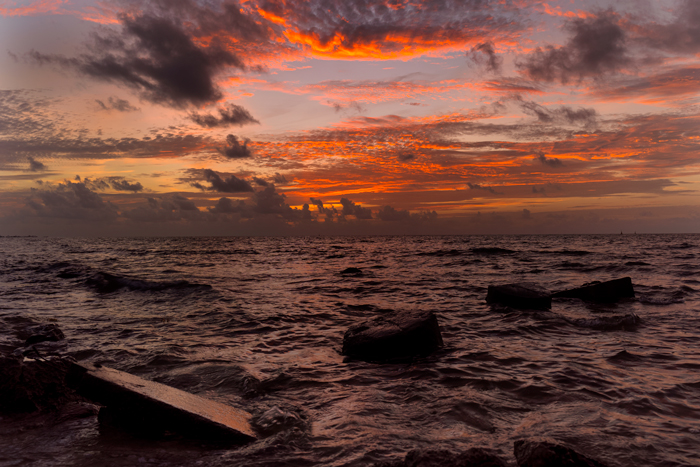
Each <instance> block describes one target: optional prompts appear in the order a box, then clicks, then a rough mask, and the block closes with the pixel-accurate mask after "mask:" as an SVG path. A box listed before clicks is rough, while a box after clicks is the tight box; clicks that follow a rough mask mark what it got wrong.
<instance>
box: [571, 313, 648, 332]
mask: <svg viewBox="0 0 700 467" xmlns="http://www.w3.org/2000/svg"><path fill="white" fill-rule="evenodd" d="M567 321H568V322H569V323H571V324H573V325H574V326H577V327H581V328H589V329H595V330H598V331H631V330H634V329H636V328H637V326H638V325H639V324H641V322H642V319H641V318H640V317H639V316H637V315H635V314H634V313H630V314H627V315H624V316H599V317H597V318H579V319H573V320H572V319H567Z"/></svg>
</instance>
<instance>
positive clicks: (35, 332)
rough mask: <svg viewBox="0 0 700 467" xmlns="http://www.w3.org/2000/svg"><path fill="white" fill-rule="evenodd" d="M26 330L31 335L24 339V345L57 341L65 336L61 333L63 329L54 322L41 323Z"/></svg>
mask: <svg viewBox="0 0 700 467" xmlns="http://www.w3.org/2000/svg"><path fill="white" fill-rule="evenodd" d="M28 332H29V333H30V334H31V335H30V336H29V337H28V338H27V340H26V341H24V345H25V346H27V345H34V344H38V343H39V342H47V341H49V342H58V341H60V340H63V339H65V338H66V336H65V335H63V331H61V330H60V329H59V327H58V326H56V325H55V324H42V325H40V326H36V327H33V328H31V329H29V330H28Z"/></svg>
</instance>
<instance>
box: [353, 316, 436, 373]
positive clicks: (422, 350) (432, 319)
mask: <svg viewBox="0 0 700 467" xmlns="http://www.w3.org/2000/svg"><path fill="white" fill-rule="evenodd" d="M442 345H443V342H442V334H441V333H440V326H439V325H438V321H437V317H436V316H435V314H434V313H433V312H432V311H418V310H416V311H398V312H392V313H388V314H385V315H381V316H378V317H376V318H374V319H371V320H368V321H364V322H362V323H359V324H355V325H354V326H351V327H350V328H349V329H348V330H347V331H346V332H345V336H344V337H343V350H342V353H343V355H347V356H348V357H351V358H356V359H358V360H365V361H382V360H390V359H396V358H406V357H413V356H418V355H427V354H429V353H431V352H433V351H435V350H437V349H438V348H439V347H442Z"/></svg>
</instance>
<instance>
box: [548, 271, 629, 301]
mask: <svg viewBox="0 0 700 467" xmlns="http://www.w3.org/2000/svg"><path fill="white" fill-rule="evenodd" d="M552 297H555V298H556V297H564V298H580V299H581V300H585V301H589V302H600V303H613V302H616V301H618V300H620V299H621V298H629V297H634V288H633V287H632V279H631V278H629V277H623V278H622V279H614V280H611V281H606V282H592V283H590V284H585V285H583V286H582V287H579V288H576V289H570V290H563V291H561V292H557V293H555V294H553V295H552Z"/></svg>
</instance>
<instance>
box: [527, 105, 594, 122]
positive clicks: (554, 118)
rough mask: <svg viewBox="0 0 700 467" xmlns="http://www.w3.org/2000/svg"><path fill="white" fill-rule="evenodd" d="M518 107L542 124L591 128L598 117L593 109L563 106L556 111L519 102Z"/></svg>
mask: <svg viewBox="0 0 700 467" xmlns="http://www.w3.org/2000/svg"><path fill="white" fill-rule="evenodd" d="M520 107H521V108H522V109H523V111H524V112H525V113H526V114H528V115H532V116H534V117H537V120H539V121H540V122H542V123H560V124H561V123H569V124H581V125H584V126H587V127H591V126H595V124H596V122H597V117H598V113H597V112H596V111H595V109H591V108H588V109H586V108H583V107H580V108H578V109H574V108H572V107H570V106H567V105H563V106H561V107H559V108H556V109H548V108H546V107H543V106H541V105H539V104H537V103H536V102H532V101H520Z"/></svg>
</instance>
